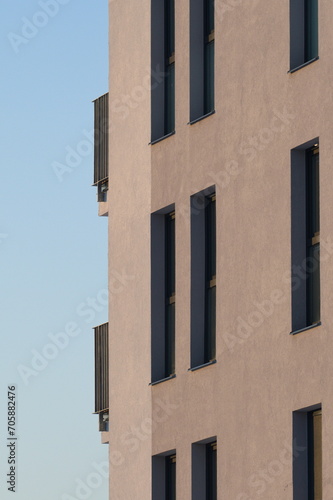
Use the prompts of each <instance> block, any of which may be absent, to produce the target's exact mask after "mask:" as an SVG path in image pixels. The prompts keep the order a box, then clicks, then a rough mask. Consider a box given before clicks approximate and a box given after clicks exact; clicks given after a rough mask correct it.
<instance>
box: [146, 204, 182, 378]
mask: <svg viewBox="0 0 333 500" xmlns="http://www.w3.org/2000/svg"><path fill="white" fill-rule="evenodd" d="M175 232H176V217H175V207H174V205H170V206H168V207H166V208H164V209H162V210H159V211H157V212H154V213H153V214H152V215H151V384H152V385H155V384H157V383H160V382H162V381H165V380H170V379H171V378H174V377H175V370H176V366H175V351H176V346H175V329H176V328H175V322H176V320H175V315H176V237H175Z"/></svg>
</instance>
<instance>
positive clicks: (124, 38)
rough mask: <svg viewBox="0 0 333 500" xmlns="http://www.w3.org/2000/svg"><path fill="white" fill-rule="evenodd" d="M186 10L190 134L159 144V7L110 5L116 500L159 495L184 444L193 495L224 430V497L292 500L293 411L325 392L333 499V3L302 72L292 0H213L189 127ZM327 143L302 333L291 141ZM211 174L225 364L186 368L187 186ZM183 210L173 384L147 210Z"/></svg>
mask: <svg viewBox="0 0 333 500" xmlns="http://www.w3.org/2000/svg"><path fill="white" fill-rule="evenodd" d="M175 3H176V56H175V60H176V63H175V64H176V133H175V135H173V136H171V137H169V138H167V139H165V140H163V141H161V142H160V143H157V144H155V145H153V146H149V145H148V144H149V141H150V92H149V88H148V86H149V71H148V68H149V63H150V2H148V1H146V0H144V1H143V2H121V1H120V0H112V1H110V2H109V4H110V122H111V133H110V183H109V195H108V203H109V264H110V268H109V288H110V311H109V328H110V329H109V331H110V468H111V470H110V498H111V500H128V499H140V500H141V499H142V500H143V499H144V500H146V499H149V498H151V455H155V454H159V453H164V452H166V451H168V450H174V449H176V453H177V498H180V499H184V500H185V499H186V500H189V499H190V498H191V443H194V442H198V441H200V440H203V439H206V438H210V437H212V436H217V450H218V451H217V456H218V498H219V500H223V499H228V500H229V499H234V500H251V499H252V498H265V499H266V498H269V499H270V500H280V499H281V498H283V499H284V500H292V496H293V495H292V453H291V446H292V411H294V410H297V409H299V408H304V407H307V406H310V405H314V404H317V403H322V408H323V484H324V493H323V495H324V498H326V497H327V498H329V497H328V494H329V493H331V494H332V491H333V476H332V470H331V466H330V464H331V463H332V461H333V446H332V442H333V417H332V415H333V395H332V391H331V384H330V383H329V381H330V380H332V377H333V364H332V362H331V359H330V358H331V356H330V353H331V352H332V348H333V336H332V333H333V316H332V312H331V304H332V303H333V288H332V283H333V219H332V216H331V206H332V201H333V200H332V198H333V176H332V174H331V165H332V162H333V145H332V137H333V121H332V116H333V109H332V108H333V99H332V85H331V82H332V81H333V64H332V58H333V55H332V51H331V47H332V46H333V32H332V29H331V24H330V20H331V19H332V17H333V4H332V2H330V1H329V0H323V1H322V2H319V4H320V12H319V33H320V40H319V55H320V59H319V60H318V61H316V62H314V63H313V64H311V65H309V66H308V67H305V68H303V69H302V70H300V71H298V72H296V73H294V74H289V73H288V69H289V4H288V2H283V3H281V2H269V3H268V2H267V1H265V0H254V1H252V2H231V1H230V2H227V1H226V2H219V1H218V0H216V23H215V50H216V52H215V54H216V60H215V110H216V112H215V114H213V115H212V116H210V117H208V118H206V119H204V120H202V121H200V122H198V123H196V124H194V125H188V122H189V75H190V71H189V1H188V0H176V2H175ZM236 4H238V5H236ZM227 5H229V8H227V7H226V6H227ZM147 82H148V83H147ZM123 96H129V98H128V97H125V98H124V97H123ZM133 96H134V97H133ZM124 99H125V101H126V102H127V104H126V103H124ZM316 137H319V141H320V202H321V205H320V208H321V241H322V242H325V244H323V246H322V248H323V253H324V252H325V255H324V257H323V259H322V264H321V276H322V279H321V296H322V303H321V318H322V325H321V326H320V327H318V328H316V329H313V330H309V331H308V332H304V333H301V334H299V335H296V336H291V335H290V331H291V287H290V282H289V280H288V275H289V273H290V266H291V226H290V220H291V214H290V211H291V188H290V178H291V176H290V150H291V149H292V148H295V147H297V146H298V145H300V144H303V143H305V142H307V141H310V140H312V139H314V138H316ZM212 185H215V187H216V207H217V256H218V257H217V363H216V364H214V365H212V366H209V367H206V368H203V369H200V370H198V371H195V372H190V371H188V369H189V367H190V327H191V325H190V268H191V265H190V246H191V237H190V236H191V235H190V209H189V207H190V196H191V195H193V194H194V193H197V192H199V191H202V190H203V189H205V188H207V187H209V186H212ZM172 204H175V210H176V378H174V379H172V380H169V381H166V382H164V383H161V384H159V385H155V386H153V387H150V386H149V385H148V384H149V382H150V376H151V372H150V367H151V360H150V213H152V212H155V211H157V210H160V209H162V208H163V207H167V206H169V205H172ZM324 245H325V246H324ZM119 275H120V276H122V278H121V279H120V281H119ZM115 276H118V278H116V277H115ZM117 279H118V281H117ZM151 430H152V431H151ZM117 452H118V453H119V454H120V455H119V454H118V455H115V453H117ZM118 459H119V460H118ZM118 462H119V463H118ZM120 462H121V463H120Z"/></svg>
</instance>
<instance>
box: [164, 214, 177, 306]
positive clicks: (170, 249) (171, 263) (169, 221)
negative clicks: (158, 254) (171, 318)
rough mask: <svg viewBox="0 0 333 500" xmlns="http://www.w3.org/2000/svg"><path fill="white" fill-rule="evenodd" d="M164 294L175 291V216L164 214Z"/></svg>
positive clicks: (171, 293) (169, 295)
mask: <svg viewBox="0 0 333 500" xmlns="http://www.w3.org/2000/svg"><path fill="white" fill-rule="evenodd" d="M165 240H166V294H167V297H171V296H172V295H173V294H174V293H175V216H174V214H171V215H167V216H166V235H165Z"/></svg>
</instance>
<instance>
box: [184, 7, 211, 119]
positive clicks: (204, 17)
mask: <svg viewBox="0 0 333 500" xmlns="http://www.w3.org/2000/svg"><path fill="white" fill-rule="evenodd" d="M214 6H215V0H190V121H189V124H190V125H193V124H194V123H196V122H198V121H200V120H201V119H203V118H206V117H208V116H210V115H212V114H213V113H214V112H215V8H214Z"/></svg>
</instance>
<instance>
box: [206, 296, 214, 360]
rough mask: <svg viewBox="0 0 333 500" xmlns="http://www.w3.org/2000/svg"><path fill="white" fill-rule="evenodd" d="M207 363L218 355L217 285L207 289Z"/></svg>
mask: <svg viewBox="0 0 333 500" xmlns="http://www.w3.org/2000/svg"><path fill="white" fill-rule="evenodd" d="M206 307H207V311H206V332H205V333H206V335H205V363H208V362H209V361H212V360H214V359H215V357H216V287H215V286H214V287H211V288H208V290H207V304H206Z"/></svg>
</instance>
